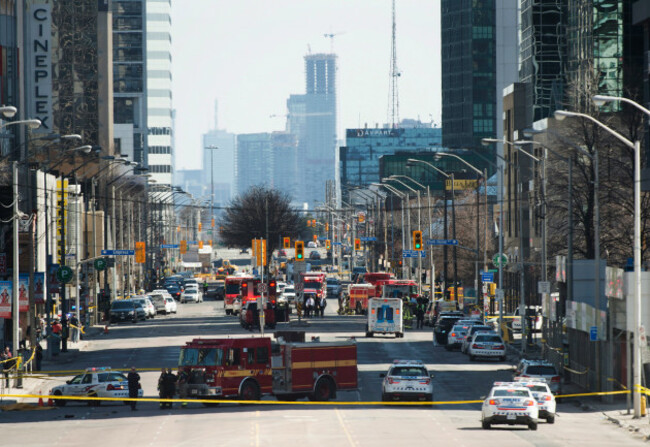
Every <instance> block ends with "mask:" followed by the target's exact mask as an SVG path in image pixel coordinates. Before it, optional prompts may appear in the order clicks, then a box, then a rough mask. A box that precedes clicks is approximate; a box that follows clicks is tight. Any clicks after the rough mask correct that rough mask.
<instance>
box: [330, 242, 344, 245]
mask: <svg viewBox="0 0 650 447" xmlns="http://www.w3.org/2000/svg"><path fill="white" fill-rule="evenodd" d="M332 245H343V242H332Z"/></svg>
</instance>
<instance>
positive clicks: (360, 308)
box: [348, 284, 375, 315]
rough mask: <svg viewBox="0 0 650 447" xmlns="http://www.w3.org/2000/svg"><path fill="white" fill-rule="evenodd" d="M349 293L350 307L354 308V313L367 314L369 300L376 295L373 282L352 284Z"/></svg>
mask: <svg viewBox="0 0 650 447" xmlns="http://www.w3.org/2000/svg"><path fill="white" fill-rule="evenodd" d="M348 295H349V296H350V302H349V305H350V309H354V314H355V315H361V314H365V313H366V312H367V311H368V300H369V299H370V298H373V297H374V296H375V286H374V285H372V284H350V286H349V289H348Z"/></svg>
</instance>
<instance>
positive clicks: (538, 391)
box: [515, 377, 556, 424]
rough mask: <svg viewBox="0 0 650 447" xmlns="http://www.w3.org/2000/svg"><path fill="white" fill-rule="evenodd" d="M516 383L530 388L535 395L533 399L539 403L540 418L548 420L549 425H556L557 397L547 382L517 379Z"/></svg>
mask: <svg viewBox="0 0 650 447" xmlns="http://www.w3.org/2000/svg"><path fill="white" fill-rule="evenodd" d="M515 381H516V382H517V383H521V384H522V385H524V386H526V387H528V389H529V390H530V392H531V393H533V397H534V398H535V400H536V401H537V407H538V410H539V418H540V419H546V422H547V423H549V424H553V423H555V409H556V402H555V396H554V395H553V392H552V391H551V388H550V387H549V386H548V383H547V382H546V380H544V379H533V378H524V377H517V378H515Z"/></svg>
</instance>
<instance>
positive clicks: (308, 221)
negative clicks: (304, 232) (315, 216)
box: [307, 219, 311, 227]
mask: <svg viewBox="0 0 650 447" xmlns="http://www.w3.org/2000/svg"><path fill="white" fill-rule="evenodd" d="M307 226H308V227H311V219H307Z"/></svg>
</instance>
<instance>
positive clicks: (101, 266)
mask: <svg viewBox="0 0 650 447" xmlns="http://www.w3.org/2000/svg"><path fill="white" fill-rule="evenodd" d="M93 264H94V265H95V270H99V271H101V270H105V269H106V259H104V258H98V259H95V262H93Z"/></svg>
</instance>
